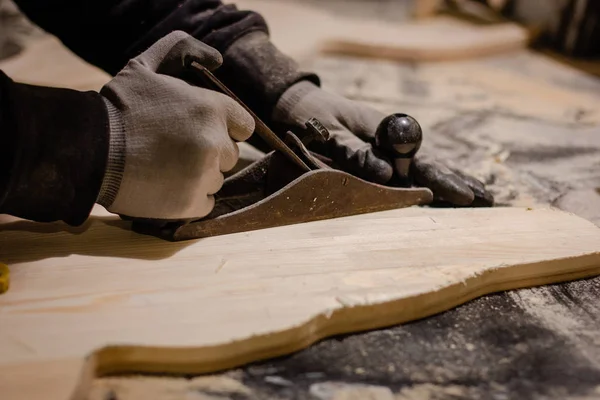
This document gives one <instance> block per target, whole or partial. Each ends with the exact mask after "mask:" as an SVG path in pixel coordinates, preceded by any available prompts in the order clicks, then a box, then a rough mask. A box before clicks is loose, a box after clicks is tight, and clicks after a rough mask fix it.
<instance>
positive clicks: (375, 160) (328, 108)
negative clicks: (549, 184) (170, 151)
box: [273, 81, 493, 206]
mask: <svg viewBox="0 0 600 400" xmlns="http://www.w3.org/2000/svg"><path fill="white" fill-rule="evenodd" d="M312 117H314V118H316V119H318V120H319V121H320V122H321V123H322V124H323V125H324V126H325V127H326V128H327V129H328V130H329V132H330V134H331V139H330V140H329V141H328V142H327V145H326V147H325V148H323V149H315V150H316V151H317V152H319V153H322V154H323V155H325V156H327V157H329V158H331V159H332V160H333V161H334V162H335V163H336V164H337V165H338V166H339V167H340V168H341V169H343V170H345V171H346V172H349V173H351V174H353V175H356V176H358V177H360V178H363V179H365V180H368V181H371V182H375V183H380V184H385V183H388V182H389V181H390V180H391V179H392V176H393V173H394V170H393V167H392V163H391V162H390V160H389V159H388V158H387V157H385V156H384V155H382V154H381V153H380V152H378V151H377V149H376V148H373V144H374V142H375V131H376V130H377V126H378V125H379V123H380V122H381V121H382V120H383V118H385V115H383V114H382V113H380V112H379V111H377V110H374V109H372V108H370V107H368V106H366V105H364V104H361V103H359V102H356V101H352V100H350V99H346V98H344V97H342V96H338V95H336V94H333V93H328V92H326V91H324V90H322V89H321V88H319V87H317V86H316V85H314V84H313V83H311V82H307V81H302V82H298V83H296V84H295V85H293V86H291V87H290V88H289V89H288V90H287V91H286V92H285V93H284V94H283V95H282V96H281V98H280V99H279V101H278V103H277V105H276V107H275V110H274V113H273V120H274V121H275V122H277V123H280V124H283V125H285V126H287V127H289V128H290V129H291V130H293V131H295V132H299V133H301V132H302V130H303V129H304V123H305V122H306V121H307V120H308V119H309V118H312ZM412 174H413V177H414V180H415V183H416V184H417V185H419V186H422V187H427V188H429V189H431V191H432V192H433V194H434V198H435V201H436V202H438V203H449V204H450V205H454V206H472V205H477V206H491V205H492V204H493V197H492V195H491V194H490V193H489V192H487V191H486V189H485V187H484V185H483V183H481V182H479V181H478V180H477V179H475V178H473V177H470V176H467V175H464V174H462V173H460V172H459V171H453V170H450V169H449V168H447V167H445V166H444V165H443V164H440V163H439V162H436V161H435V160H433V159H432V158H431V157H427V156H426V155H417V157H415V160H414V163H413V166H412Z"/></svg>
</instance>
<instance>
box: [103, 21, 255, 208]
mask: <svg viewBox="0 0 600 400" xmlns="http://www.w3.org/2000/svg"><path fill="white" fill-rule="evenodd" d="M188 58H189V59H193V60H195V61H196V62H198V63H200V64H202V65H203V66H205V67H206V68H208V69H210V70H214V69H216V68H218V67H219V66H220V65H221V62H222V57H221V54H220V53H219V52H218V51H217V50H215V49H213V48H212V47H209V46H207V45H206V44H204V43H202V42H200V41H198V40H196V39H194V38H192V37H191V36H189V35H187V34H186V33H183V32H173V33H171V34H169V35H168V36H166V37H164V38H163V39H161V40H160V41H158V42H156V43H155V44H154V45H153V46H152V47H150V48H149V49H148V50H147V51H145V52H144V53H142V54H141V55H140V56H138V57H136V58H134V59H133V60H131V61H130V62H129V63H128V64H127V66H126V67H125V68H124V69H123V70H122V71H121V72H120V73H119V74H117V76H115V77H114V79H113V80H111V81H110V82H109V83H108V84H106V86H104V87H103V88H102V90H101V91H100V94H101V95H102V96H104V98H105V103H106V107H107V108H108V113H109V118H110V145H109V146H110V149H109V157H108V165H107V168H106V173H105V176H104V180H103V183H102V188H101V190H100V194H99V196H98V200H97V202H98V203H99V204H101V205H103V206H104V207H105V208H106V209H107V210H108V211H111V212H114V213H117V214H120V215H124V216H128V217H136V218H152V219H165V220H179V219H192V218H201V217H203V216H205V215H207V214H208V213H210V211H211V210H212V208H213V207H214V197H213V195H214V194H215V193H216V192H217V191H218V190H219V189H220V188H221V186H222V185H223V180H224V178H223V172H226V171H228V170H230V169H232V168H233V167H234V166H235V164H236V162H237V159H238V147H237V145H236V144H235V142H234V140H236V141H244V140H246V139H248V138H249V137H250V135H251V134H252V132H253V131H254V120H253V119H252V117H251V116H250V115H249V114H248V113H247V112H246V111H245V110H244V109H243V108H242V107H241V106H240V105H238V104H237V103H236V102H235V101H234V100H232V99H231V98H229V97H227V96H225V95H223V94H220V93H217V92H215V91H211V90H207V89H203V88H199V87H195V86H192V85H190V84H188V83H186V82H185V81H183V80H180V79H178V78H176V77H175V76H181V75H182V73H183V60H184V59H188Z"/></svg>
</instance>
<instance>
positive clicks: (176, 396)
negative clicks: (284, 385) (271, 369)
mask: <svg viewBox="0 0 600 400" xmlns="http://www.w3.org/2000/svg"><path fill="white" fill-rule="evenodd" d="M234 396H237V397H238V398H240V397H241V398H245V399H252V398H255V397H254V394H253V391H252V390H251V389H250V388H248V387H247V386H245V385H244V384H243V383H242V382H240V381H238V380H237V379H234V378H232V377H228V376H206V377H199V378H195V379H192V380H187V379H181V378H176V379H174V378H158V377H146V376H138V377H111V378H102V379H97V380H95V381H94V383H93V384H92V388H91V390H90V392H89V395H88V400H140V399H160V400H181V399H186V400H223V399H227V398H233V397H234Z"/></svg>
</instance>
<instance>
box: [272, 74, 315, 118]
mask: <svg viewBox="0 0 600 400" xmlns="http://www.w3.org/2000/svg"><path fill="white" fill-rule="evenodd" d="M315 90H320V88H319V87H318V86H317V85H315V84H314V83H312V82H310V81H300V82H298V83H296V84H294V85H292V86H291V87H290V88H289V89H288V90H286V91H285V92H284V93H283V95H281V97H280V98H279V101H278V102H277V105H276V106H275V109H274V110H273V115H272V118H273V121H275V122H277V123H281V124H293V123H296V122H299V121H295V120H294V117H299V118H303V117H304V116H302V115H297V114H298V112H296V111H299V110H296V106H297V105H298V103H299V102H300V101H301V100H302V99H303V98H304V97H305V96H306V95H308V94H309V93H312V92H314V91H315ZM308 118H310V117H307V118H306V119H307V120H308Z"/></svg>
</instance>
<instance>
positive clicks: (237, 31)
mask: <svg viewBox="0 0 600 400" xmlns="http://www.w3.org/2000/svg"><path fill="white" fill-rule="evenodd" d="M16 3H17V4H18V5H19V7H20V8H21V10H22V11H23V12H24V13H25V14H26V15H27V16H28V17H29V18H30V19H31V20H32V21H33V22H35V23H37V24H38V25H39V26H41V27H42V28H44V29H45V30H47V31H48V32H50V33H52V34H54V35H56V36H57V37H58V38H59V39H60V40H61V41H62V42H63V43H64V44H65V45H66V46H67V47H69V48H70V49H71V50H72V51H73V52H74V53H76V54H77V55H79V56H80V57H82V58H83V59H85V60H86V61H88V62H90V63H91V64H94V65H96V66H98V67H100V68H102V69H104V70H105V71H107V72H108V73H110V74H113V75H114V74H116V73H117V72H118V71H119V70H120V69H121V68H123V67H124V66H125V64H126V63H127V61H128V60H129V59H131V58H133V57H135V56H137V55H138V54H140V53H141V52H143V51H144V50H146V49H147V48H148V47H149V46H150V45H152V44H153V43H154V42H155V41H157V40H158V39H160V38H162V37H163V36H165V35H167V34H168V33H170V32H172V31H174V30H181V31H184V32H187V33H189V34H191V35H193V36H194V37H196V38H197V39H199V40H202V41H203V42H205V43H206V44H208V45H210V46H212V47H214V48H216V49H217V50H219V51H220V52H221V53H222V54H223V55H224V64H223V67H221V69H220V70H219V71H217V76H218V77H219V78H220V79H221V80H222V81H223V82H224V83H225V84H226V85H227V86H228V87H229V88H230V89H231V90H232V91H234V92H235V93H236V94H237V95H238V96H239V97H240V98H241V99H242V100H243V101H244V102H245V103H246V104H248V106H249V107H250V108H252V109H253V110H254V111H255V112H256V113H257V114H259V116H260V117H261V118H263V119H265V120H267V121H268V120H269V118H270V116H271V112H272V110H273V108H274V106H275V104H276V102H277V100H278V99H279V97H280V96H281V94H283V92H284V91H285V90H286V89H287V88H288V87H289V86H291V85H292V84H294V83H296V82H297V81H299V80H302V79H310V80H312V81H313V82H315V83H317V84H318V83H319V82H318V78H317V77H316V75H314V74H306V73H302V72H300V71H299V70H298V66H297V65H296V63H295V62H293V60H291V59H290V58H289V57H287V56H286V55H284V54H283V53H281V52H280V51H278V50H277V49H276V48H275V47H274V46H273V45H272V44H271V42H270V41H269V39H268V28H267V24H266V23H265V20H264V19H263V17H262V16H261V15H259V14H257V13H255V12H252V11H242V10H238V9H237V8H236V7H235V6H234V5H224V4H223V3H222V2H221V1H219V0H96V1H81V0H45V1H39V0H16ZM252 32H261V33H262V34H255V35H254V39H252V40H246V41H245V42H244V41H242V43H244V44H243V45H239V46H237V47H238V49H236V51H232V52H228V51H227V50H228V49H229V48H230V47H231V46H232V45H233V44H234V43H236V42H238V41H240V39H242V38H245V37H247V36H248V35H249V34H250V33H252Z"/></svg>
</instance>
